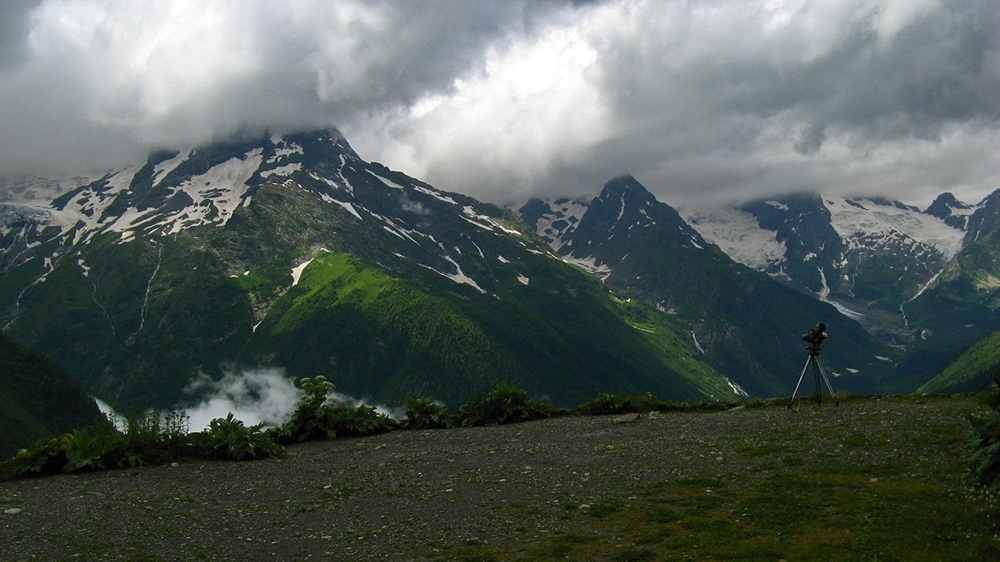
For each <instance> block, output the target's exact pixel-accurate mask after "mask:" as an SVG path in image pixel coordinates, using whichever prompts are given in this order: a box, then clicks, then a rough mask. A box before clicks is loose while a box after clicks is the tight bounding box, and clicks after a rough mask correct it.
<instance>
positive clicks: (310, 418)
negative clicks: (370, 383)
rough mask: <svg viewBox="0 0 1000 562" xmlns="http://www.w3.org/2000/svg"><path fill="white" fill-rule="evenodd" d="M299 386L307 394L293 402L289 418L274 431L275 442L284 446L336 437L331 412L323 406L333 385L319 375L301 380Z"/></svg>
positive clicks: (327, 407)
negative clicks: (293, 407)
mask: <svg viewBox="0 0 1000 562" xmlns="http://www.w3.org/2000/svg"><path fill="white" fill-rule="evenodd" d="M299 385H301V386H302V389H303V390H305V391H306V393H305V394H303V395H302V396H301V397H300V398H299V399H298V401H296V402H295V411H294V412H293V413H292V417H291V419H289V420H288V422H286V423H285V424H284V425H282V426H281V427H280V428H278V429H277V430H276V431H275V433H274V436H275V441H277V442H279V443H283V444H287V443H297V442H302V441H310V440H314V439H333V438H334V437H336V436H337V432H336V429H335V428H334V420H333V412H332V410H331V408H330V407H329V406H327V405H326V402H327V399H328V397H329V395H330V393H331V392H333V389H334V386H333V383H331V382H330V381H328V380H326V377H324V376H323V375H318V376H316V377H315V378H313V379H309V378H304V379H302V380H301V381H299Z"/></svg>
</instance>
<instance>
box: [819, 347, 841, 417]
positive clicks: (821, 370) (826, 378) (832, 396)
mask: <svg viewBox="0 0 1000 562" xmlns="http://www.w3.org/2000/svg"><path fill="white" fill-rule="evenodd" d="M816 365H818V366H819V372H820V373H821V374H822V375H823V382H825V383H826V389H827V390H829V391H830V397H831V398H833V403H834V404H836V405H837V407H838V408H839V407H840V400H837V395H836V394H835V393H834V392H833V385H832V384H830V377H828V376H826V369H825V368H824V367H823V364H822V363H820V362H819V357H817V358H816Z"/></svg>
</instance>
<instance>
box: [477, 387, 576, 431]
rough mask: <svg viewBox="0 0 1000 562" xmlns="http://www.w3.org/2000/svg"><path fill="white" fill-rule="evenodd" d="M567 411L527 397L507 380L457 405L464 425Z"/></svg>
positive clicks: (507, 420) (516, 419)
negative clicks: (459, 405)
mask: <svg viewBox="0 0 1000 562" xmlns="http://www.w3.org/2000/svg"><path fill="white" fill-rule="evenodd" d="M562 413H565V410H562V409H560V408H557V407H556V406H553V405H552V404H551V403H549V402H548V401H546V400H542V399H534V400H529V399H528V392H527V391H526V390H523V389H520V388H517V387H515V386H513V385H510V384H507V383H501V384H499V385H497V387H496V388H494V389H493V390H490V391H489V392H485V393H482V394H479V395H478V396H476V397H475V398H473V399H471V400H469V401H468V402H466V403H465V404H462V406H461V407H460V408H459V409H458V418H459V420H461V422H460V423H461V425H463V426H476V425H500V424H508V423H518V422H525V421H530V420H536V419H542V418H548V417H552V416H554V415H557V414H562Z"/></svg>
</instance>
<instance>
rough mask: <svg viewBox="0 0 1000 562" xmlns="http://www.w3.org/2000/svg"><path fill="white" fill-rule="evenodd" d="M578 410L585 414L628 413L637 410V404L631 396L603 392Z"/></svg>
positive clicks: (577, 408)
mask: <svg viewBox="0 0 1000 562" xmlns="http://www.w3.org/2000/svg"><path fill="white" fill-rule="evenodd" d="M576 410H577V411H578V412H580V413H581V414H583V415H585V416H604V415H609V414H627V413H630V412H635V411H636V405H635V403H634V402H632V397H631V396H623V395H621V394H607V393H604V392H602V393H601V394H598V395H597V396H596V397H594V399H593V400H590V401H589V402H584V403H583V404H580V405H579V406H577V407H576Z"/></svg>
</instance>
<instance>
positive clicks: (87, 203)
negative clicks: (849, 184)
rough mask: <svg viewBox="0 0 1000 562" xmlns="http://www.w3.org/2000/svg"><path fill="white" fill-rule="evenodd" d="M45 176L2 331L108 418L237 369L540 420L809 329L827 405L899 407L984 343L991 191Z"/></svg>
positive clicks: (723, 365)
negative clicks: (102, 406) (758, 195)
mask: <svg viewBox="0 0 1000 562" xmlns="http://www.w3.org/2000/svg"><path fill="white" fill-rule="evenodd" d="M68 182H69V187H67V182H55V181H53V180H48V181H46V182H42V183H33V184H31V183H29V184H19V185H16V186H15V189H13V190H11V189H8V190H7V196H6V200H4V201H0V263H2V268H3V269H2V272H0V325H2V326H3V329H4V332H5V333H6V334H7V335H9V336H10V337H12V338H14V339H16V340H18V341H20V342H22V343H23V344H24V345H26V346H27V347H28V348H30V349H31V350H32V351H34V352H36V353H39V354H41V355H43V356H45V357H47V358H48V359H50V360H51V361H53V362H54V363H55V364H56V365H58V366H59V367H61V368H62V369H63V370H65V372H66V373H67V374H68V375H69V376H70V377H72V378H73V379H74V380H76V381H78V382H79V383H80V384H81V385H82V386H83V388H84V389H86V390H87V392H89V393H90V394H92V395H93V396H96V397H98V398H100V399H102V400H104V401H106V402H108V403H110V404H112V405H113V406H115V407H118V408H123V407H129V406H155V407H164V408H166V407H174V406H176V405H177V404H178V403H183V402H185V401H193V400H196V399H197V398H198V397H199V395H198V392H199V390H198V385H196V384H194V382H195V381H196V380H199V379H202V378H204V377H206V376H207V377H209V378H220V377H223V376H224V375H225V374H227V373H233V372H239V371H240V370H241V369H246V368H256V367H261V366H269V367H278V368H281V369H283V370H284V371H285V372H286V374H287V376H289V377H290V378H295V379H297V378H300V377H305V376H314V375H316V374H324V375H326V376H327V377H328V378H329V379H330V380H331V381H333V382H334V384H335V385H336V386H337V387H338V390H340V391H342V392H344V393H347V394H350V395H353V396H356V397H360V398H365V399H372V400H378V401H383V402H389V403H401V402H402V401H404V400H405V399H406V397H407V396H420V397H426V398H433V399H437V400H442V401H444V402H446V403H447V404H449V405H452V406H457V405H458V404H460V403H462V402H464V401H465V400H467V399H469V398H470V397H472V396H474V395H476V394H477V393H479V392H482V391H484V390H487V389H489V388H491V387H493V386H495V385H496V384H497V383H499V382H504V381H505V382H510V383H512V384H516V385H519V386H522V387H524V388H526V389H528V390H530V391H531V392H532V393H534V394H536V395H544V396H546V397H548V398H549V399H551V400H553V401H554V402H556V403H557V404H561V405H573V404H576V403H579V402H581V401H583V400H587V399H589V398H592V397H593V396H594V395H595V394H596V393H598V392H615V393H643V392H651V393H653V394H656V395H658V396H660V397H662V398H671V399H675V400H697V399H734V398H738V397H740V396H747V395H752V396H778V395H787V394H789V393H790V392H791V389H792V387H793V386H794V384H795V382H796V379H797V378H798V377H799V374H800V371H801V369H802V366H803V363H804V361H805V359H806V357H807V355H806V353H805V347H804V343H803V342H802V341H801V339H800V335H801V334H803V333H804V332H805V331H807V330H808V329H809V328H811V327H812V326H814V325H815V324H816V323H818V322H823V323H825V324H827V326H828V330H829V333H830V338H829V340H828V343H827V345H826V346H825V348H824V351H823V361H824V363H825V364H826V366H827V368H828V370H829V371H831V372H832V373H833V376H834V381H833V382H834V385H835V387H836V388H837V389H838V390H847V391H850V392H857V393H875V392H886V391H906V390H915V389H917V388H918V387H920V385H922V384H927V383H929V382H930V381H931V380H932V379H933V377H934V376H935V375H937V374H938V373H940V372H941V371H942V370H943V369H944V368H945V367H946V366H947V364H948V363H949V362H950V361H952V360H953V359H955V358H956V357H957V356H958V355H959V354H961V353H962V352H963V351H966V350H968V349H970V346H973V344H974V343H975V342H977V341H979V340H980V339H981V338H984V337H987V336H988V335H989V334H991V333H992V332H994V331H996V330H997V329H998V328H1000V322H997V318H996V314H995V312H994V309H995V307H996V303H995V302H994V301H996V300H997V299H996V298H995V297H996V290H997V288H1000V282H997V283H996V285H995V286H994V284H993V282H994V281H996V280H997V279H998V277H1000V271H995V270H996V268H995V267H994V266H993V261H994V260H993V258H992V256H995V255H997V253H996V252H997V250H998V248H996V247H995V245H996V243H997V242H996V240H995V239H996V236H997V235H996V234H995V232H996V225H997V224H1000V221H998V220H997V219H996V213H997V212H998V209H997V206H998V205H1000V203H997V202H996V201H995V200H996V199H997V197H993V196H991V198H988V199H987V200H986V201H984V202H982V203H980V204H979V205H975V206H973V205H966V204H963V203H961V202H959V201H957V200H955V198H954V197H950V196H948V195H947V194H946V195H942V196H941V197H940V198H939V199H938V200H937V201H936V202H935V203H934V205H932V206H931V207H930V208H928V209H927V210H925V211H924V212H921V211H919V210H918V209H915V208H913V207H909V206H906V205H903V204H901V203H897V202H891V201H886V200H879V199H837V198H830V197H825V196H823V197H820V196H814V195H791V196H784V197H781V198H769V199H767V200H761V201H755V202H750V203H746V204H744V205H742V206H740V207H730V208H725V209H715V210H707V211H706V210H700V211H697V212H694V211H688V210H684V211H683V214H682V213H681V212H678V211H677V210H676V209H674V208H672V207H670V206H669V205H667V204H665V203H663V202H660V201H657V200H656V199H655V197H653V196H652V194H651V193H650V192H649V191H648V190H646V188H645V187H644V186H642V185H641V184H640V183H639V182H638V181H636V180H635V179H634V178H632V177H630V176H624V177H621V178H616V179H613V180H611V181H610V182H608V184H607V185H606V186H605V187H604V189H603V190H602V192H601V193H600V194H599V195H598V196H597V197H596V198H593V199H565V198H564V199H552V200H541V199H534V200H531V201H529V202H528V203H527V204H525V205H524V206H523V207H522V208H521V209H520V210H519V212H514V211H512V210H510V209H507V208H503V207H498V206H496V205H492V204H488V203H483V202H480V201H477V200H475V199H473V198H470V197H467V196H464V195H461V194H457V193H448V192H444V191H441V190H438V189H436V188H434V187H433V186H431V185H428V184H427V183H425V182H422V181H420V180H418V179H415V178H411V177H408V176H406V175H405V174H402V173H399V172H395V171H392V170H390V169H388V168H386V167H385V166H383V165H381V164H379V163H375V162H366V161H364V160H363V159H361V158H360V157H359V156H358V155H357V154H356V153H355V152H354V150H353V149H352V148H351V147H350V145H349V144H348V142H347V140H346V139H345V138H344V137H343V136H342V135H341V134H340V133H339V132H337V131H335V130H322V131H310V132H305V133H299V134H290V135H284V136H279V135H261V136H250V137H247V138H240V139H234V140H229V141H226V142H220V143H216V144H213V145H210V146H205V147H200V148H197V149H193V150H185V151H165V152H158V153H154V154H151V155H150V156H149V159H148V161H147V162H146V163H145V164H144V165H141V166H136V167H134V168H128V169H123V170H118V171H115V172H112V173H109V174H107V175H104V176H102V177H99V178H92V179H88V180H79V179H76V180H68ZM50 193H51V194H52V195H51V196H49V195H47V194H50ZM963 384H965V383H963ZM966 385H967V384H966ZM958 386H961V385H958ZM952 387H955V385H954V384H950V385H945V388H952Z"/></svg>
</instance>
